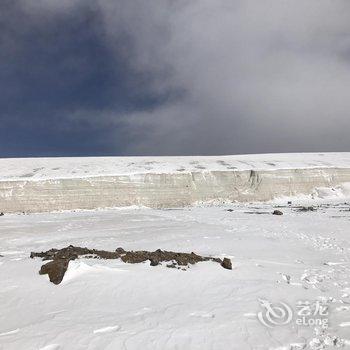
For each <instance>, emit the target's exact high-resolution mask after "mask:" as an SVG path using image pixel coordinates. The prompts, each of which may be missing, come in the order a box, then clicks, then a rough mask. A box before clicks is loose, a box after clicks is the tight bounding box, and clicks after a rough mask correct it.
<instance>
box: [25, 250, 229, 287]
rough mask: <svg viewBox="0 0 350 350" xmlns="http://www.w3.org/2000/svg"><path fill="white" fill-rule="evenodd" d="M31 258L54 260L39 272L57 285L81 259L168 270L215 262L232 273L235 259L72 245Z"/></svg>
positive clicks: (160, 251)
mask: <svg viewBox="0 0 350 350" xmlns="http://www.w3.org/2000/svg"><path fill="white" fill-rule="evenodd" d="M30 257H31V258H42V259H43V261H47V260H51V261H50V262H48V263H47V264H45V265H43V266H42V267H41V269H40V271H39V274H40V275H45V274H48V275H49V278H50V281H51V282H52V283H54V284H59V283H61V282H62V279H63V277H64V274H65V273H66V271H67V268H68V264H69V261H70V260H75V259H78V258H79V257H84V258H90V259H121V260H122V261H123V262H125V263H130V264H136V263H142V262H145V261H147V260H149V261H150V265H151V266H157V265H159V264H160V263H161V262H163V261H166V262H170V264H167V265H166V266H167V267H187V266H189V264H191V265H193V264H196V263H198V262H202V261H214V262H217V263H219V264H220V265H221V266H222V267H223V268H225V269H229V270H232V263H231V260H230V259H228V258H224V259H223V260H221V259H219V258H213V257H207V256H201V255H198V254H195V253H193V252H192V253H177V252H172V251H166V250H161V249H157V250H156V251H154V252H149V251H146V250H139V251H126V250H124V249H123V248H117V249H116V250H115V251H114V252H109V251H105V250H97V249H88V248H81V247H74V246H72V245H70V246H68V247H66V248H62V249H50V250H48V251H46V252H41V253H35V252H32V253H31V254H30Z"/></svg>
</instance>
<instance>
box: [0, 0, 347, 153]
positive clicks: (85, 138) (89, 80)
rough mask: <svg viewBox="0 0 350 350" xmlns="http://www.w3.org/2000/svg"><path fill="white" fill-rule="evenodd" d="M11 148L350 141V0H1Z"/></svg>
mask: <svg viewBox="0 0 350 350" xmlns="http://www.w3.org/2000/svg"><path fill="white" fill-rule="evenodd" d="M0 92H1V93H0V157H20V156H78V155H191V154H192V155H194V154H203V155H204V154H208V155H209V154H210V155H212V154H237V153H265V152H301V151H304V152H313V151H350V137H349V132H350V1H349V0H307V1H305V0H303V1H302V0H300V1H299V0H298V1H296V0H150V1H145V0H1V1H0Z"/></svg>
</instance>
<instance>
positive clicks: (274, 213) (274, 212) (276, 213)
mask: <svg viewBox="0 0 350 350" xmlns="http://www.w3.org/2000/svg"><path fill="white" fill-rule="evenodd" d="M272 215H283V212H282V211H280V210H274V211H273V212H272Z"/></svg>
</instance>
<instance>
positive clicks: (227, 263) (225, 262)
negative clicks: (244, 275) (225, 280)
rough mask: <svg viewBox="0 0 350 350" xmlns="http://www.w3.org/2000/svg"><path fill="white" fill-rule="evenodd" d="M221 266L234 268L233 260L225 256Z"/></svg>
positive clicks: (229, 268)
mask: <svg viewBox="0 0 350 350" xmlns="http://www.w3.org/2000/svg"><path fill="white" fill-rule="evenodd" d="M221 266H222V267H223V268H224V269H228V270H232V262H231V259H229V258H224V260H223V261H222V263H221Z"/></svg>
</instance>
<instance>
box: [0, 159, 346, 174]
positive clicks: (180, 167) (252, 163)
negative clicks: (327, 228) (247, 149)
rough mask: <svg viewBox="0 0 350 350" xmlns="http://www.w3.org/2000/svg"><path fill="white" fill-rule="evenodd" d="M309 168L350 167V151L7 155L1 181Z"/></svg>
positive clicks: (0, 165) (1, 163) (0, 171)
mask: <svg viewBox="0 0 350 350" xmlns="http://www.w3.org/2000/svg"><path fill="white" fill-rule="evenodd" d="M305 168H307V169H310V168H350V153H281V154H278V153H276V154H247V155H233V156H196V157H194V156H191V157H72V158H7V159H0V180H42V179H66V178H86V177H95V176H114V175H131V174H150V173H154V174H166V173H178V174H179V173H186V172H187V173H188V172H196V173H198V172H207V171H233V170H236V171H237V170H238V171H239V170H276V169H305Z"/></svg>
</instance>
